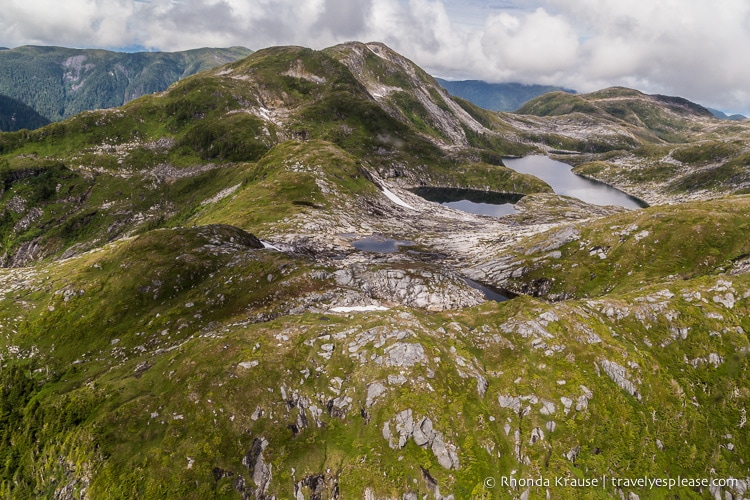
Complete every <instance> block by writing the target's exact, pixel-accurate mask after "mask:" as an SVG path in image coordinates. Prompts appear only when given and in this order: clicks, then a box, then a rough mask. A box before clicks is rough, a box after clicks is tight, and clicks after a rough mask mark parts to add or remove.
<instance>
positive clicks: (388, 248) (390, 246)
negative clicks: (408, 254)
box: [351, 234, 414, 253]
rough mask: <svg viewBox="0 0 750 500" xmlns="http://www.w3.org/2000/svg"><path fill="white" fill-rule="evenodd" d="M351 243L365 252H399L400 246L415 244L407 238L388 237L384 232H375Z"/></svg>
mask: <svg viewBox="0 0 750 500" xmlns="http://www.w3.org/2000/svg"><path fill="white" fill-rule="evenodd" d="M351 245H352V246H353V247H354V248H356V249H357V250H362V251H363V252H377V253H394V252H398V249H399V247H402V246H411V245H414V242H413V241H407V240H394V239H391V238H386V237H385V236H383V235H382V234H373V235H371V236H365V237H364V238H360V239H358V240H355V241H352V242H351Z"/></svg>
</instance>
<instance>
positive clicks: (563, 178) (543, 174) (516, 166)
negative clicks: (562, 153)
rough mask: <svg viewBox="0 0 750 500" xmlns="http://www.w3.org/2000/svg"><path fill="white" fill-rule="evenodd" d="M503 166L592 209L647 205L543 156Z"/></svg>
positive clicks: (516, 159) (523, 159) (507, 162)
mask: <svg viewBox="0 0 750 500" xmlns="http://www.w3.org/2000/svg"><path fill="white" fill-rule="evenodd" d="M503 163H504V164H505V165H506V166H507V167H509V168H512V169H513V170H515V171H516V172H521V173H522V174H531V175H534V176H536V177H539V178H540V179H542V180H543V181H544V182H546V183H547V184H549V185H550V186H552V189H554V190H555V193H557V194H561V195H565V196H572V197H573V198H578V199H579V200H581V201H585V202H586V203H592V204H594V205H619V206H621V207H625V208H631V209H635V208H644V207H647V206H648V204H646V203H645V202H643V201H642V200H639V199H638V198H635V197H633V196H630V195H628V194H625V193H623V192H622V191H620V190H619V189H615V188H613V187H611V186H607V185H606V184H602V183H601V182H596V181H592V180H590V179H586V178H583V177H581V176H579V175H576V174H574V173H573V172H571V169H572V167H571V166H570V165H568V164H567V163H563V162H561V161H556V160H553V159H551V158H548V157H546V156H526V157H523V158H505V159H503Z"/></svg>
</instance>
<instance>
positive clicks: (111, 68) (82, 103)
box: [0, 46, 251, 121]
mask: <svg viewBox="0 0 750 500" xmlns="http://www.w3.org/2000/svg"><path fill="white" fill-rule="evenodd" d="M250 52H251V51H250V50H248V49H245V48H242V47H232V48H229V49H208V48H204V49H195V50H188V51H184V52H171V53H170V52H139V53H119V52H110V51H106V50H94V49H68V48H62V47H38V46H24V47H17V48H14V49H10V50H3V51H0V94H4V95H6V96H8V97H10V98H13V99H16V100H18V101H20V102H22V103H24V104H26V105H27V106H30V107H31V108H33V109H34V110H36V111H37V112H38V113H39V114H41V115H42V116H44V117H45V118H46V119H47V120H49V121H58V120H61V119H64V118H68V117H70V116H73V115H75V114H78V113H80V112H82V111H86V110H90V109H102V108H112V107H116V106H121V105H122V104H124V103H126V102H128V101H131V100H133V99H135V98H136V97H140V96H142V95H144V94H150V93H153V92H161V91H163V90H165V89H166V88H167V87H168V86H169V85H171V84H172V83H174V82H175V81H177V80H178V79H180V78H184V77H186V76H189V75H192V74H194V73H197V72H200V71H203V70H206V69H209V68H213V67H215V66H219V65H221V64H225V63H227V62H230V61H234V60H237V59H239V58H242V57H245V56H247V55H248V54H250Z"/></svg>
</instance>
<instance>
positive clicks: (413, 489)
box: [0, 43, 750, 499]
mask: <svg viewBox="0 0 750 500" xmlns="http://www.w3.org/2000/svg"><path fill="white" fill-rule="evenodd" d="M26 50H32V49H26ZM34 50H35V51H40V49H33V50H32V51H34ZM82 67H83V66H82ZM378 79H380V80H378ZM383 86H386V87H393V88H388V89H384V88H383ZM396 87H397V88H396ZM375 94H377V96H376V95H375ZM49 95H50V96H52V95H53V93H51V94H49ZM648 99H650V98H649V97H648V96H643V95H642V94H640V93H638V92H635V91H627V90H625V89H609V90H607V91H602V92H600V93H597V94H595V95H589V96H574V95H568V94H552V95H548V96H545V97H542V98H539V100H537V101H532V102H531V103H529V107H530V108H529V109H531V108H534V109H543V111H544V113H547V114H549V115H550V116H551V117H548V118H540V117H532V116H521V115H513V116H510V115H502V114H494V113H491V112H489V111H486V110H481V109H479V108H477V107H476V106H473V105H472V104H470V103H468V102H466V101H459V102H458V106H457V105H456V104H454V103H451V102H450V100H448V97H447V96H445V94H444V93H443V92H442V91H441V90H440V89H439V88H438V87H436V84H435V83H434V80H432V79H431V78H430V77H429V76H428V75H426V74H425V73H424V72H423V71H421V70H419V69H418V68H416V67H414V66H413V65H412V64H411V63H410V62H409V61H408V60H406V59H404V58H403V57H401V56H399V55H398V54H395V53H393V52H392V51H390V50H389V49H388V48H387V47H384V46H382V45H379V44H369V45H364V44H356V43H353V44H346V45H342V46H337V47H333V48H331V49H327V50H325V51H313V50H310V49H304V48H299V47H279V48H272V49H267V50H262V51H258V52H256V53H253V54H252V55H251V56H249V57H247V58H245V59H243V60H241V61H236V62H233V63H231V64H228V65H225V66H223V67H221V68H217V69H214V70H211V71H209V72H205V73H201V74H198V75H194V76H192V77H188V78H185V79H184V80H182V81H180V82H177V83H176V84H174V85H173V86H171V87H170V89H169V90H167V91H166V92H165V93H163V94H160V95H147V96H144V97H141V98H139V99H136V100H134V101H132V102H129V103H128V104H126V105H124V106H122V107H120V108H118V109H115V110H108V111H90V112H86V113H82V114H80V115H77V116H74V117H72V118H69V119H66V120H64V121H62V122H59V123H53V124H51V125H48V126H46V127H43V128H41V129H38V130H32V131H29V130H21V131H16V132H8V133H2V134H0V238H1V241H2V249H1V250H0V258H1V259H2V260H1V262H2V265H3V268H1V269H0V498H9V499H10V498H33V497H52V498H54V497H57V498H77V497H84V496H88V497H90V498H112V499H118V498H128V499H130V498H195V499H206V498H227V499H228V498H270V497H276V498H295V497H299V496H300V495H301V496H303V497H305V498H321V499H322V498H334V497H336V496H338V497H339V498H357V497H363V496H365V495H370V496H372V497H377V498H384V497H390V498H401V497H404V495H408V494H413V495H416V496H417V498H423V497H427V498H433V497H437V496H438V493H437V490H438V489H439V490H440V495H443V496H446V495H453V496H454V497H455V498H483V499H490V498H511V497H513V498H515V497H521V496H522V495H524V492H525V490H526V488H508V487H505V486H502V485H501V484H500V482H499V479H500V477H501V476H508V475H510V474H511V471H515V474H514V476H515V477H516V478H540V477H541V478H547V479H549V480H551V481H553V482H554V479H555V478H557V477H560V478H568V479H571V478H577V479H586V478H589V479H590V478H594V477H603V476H607V477H608V478H637V477H644V476H649V477H653V478H673V477H676V476H682V477H701V478H703V477H705V478H710V477H716V478H728V477H735V478H745V477H747V476H748V464H749V463H750V454H749V453H748V450H749V449H750V435H749V434H748V433H747V432H746V427H747V406H748V403H750V400H749V399H750V382H749V381H750V377H748V370H749V369H750V361H749V360H748V353H750V340H749V339H748V333H747V332H749V331H750V302H749V300H750V274H749V273H748V269H749V268H750V258H749V257H748V256H750V243H748V239H747V234H748V230H750V226H749V224H750V222H749V221H750V196H738V195H733V196H724V197H722V198H717V199H708V195H706V193H707V192H708V191H707V190H708V189H711V190H713V191H710V192H708V193H709V194H711V195H719V194H725V193H728V192H731V191H735V190H737V191H740V190H742V189H746V188H747V186H748V179H747V176H746V172H747V170H748V169H747V167H748V153H747V151H745V147H744V142H743V141H742V140H741V137H742V134H744V133H745V132H744V130H745V129H744V128H743V126H742V125H741V124H737V125H735V126H736V127H738V129H737V130H735V131H733V132H732V134H736V135H735V136H734V138H729V137H728V136H727V135H725V134H727V132H726V130H725V129H723V128H721V127H718V126H717V127H714V124H713V123H712V122H709V124H708V125H705V123H704V122H702V121H701V120H703V119H704V118H703V117H702V115H699V114H698V115H696V114H695V113H694V112H695V110H693V111H690V110H691V109H692V108H691V107H690V106H689V105H687V104H685V103H683V102H681V101H679V100H665V99H664V98H654V100H652V101H650V100H648ZM608 101H611V102H608ZM647 102H650V103H651V104H649V105H647V104H646V103H647ZM651 105H653V109H651V108H650V107H649V106H651ZM686 109H687V111H685V110H686ZM454 110H455V111H454ZM565 110H568V111H565ZM464 112H465V113H464ZM466 113H468V115H467V114H466ZM584 113H585V114H584ZM691 113H693V114H691ZM662 117H664V120H662ZM472 119H473V120H476V122H474V121H472ZM477 123H478V124H481V126H480V125H478V124H477ZM568 126H569V127H572V128H570V129H566V127H568ZM482 127H484V128H482ZM570 130H573V131H574V133H571V132H570ZM586 130H589V131H593V132H591V134H592V135H591V137H589V136H587V135H585V134H584V133H583V132H582V131H586ZM602 130H604V132H602ZM623 131H625V132H623ZM673 140H674V141H677V142H674V143H672V142H671V141H673ZM550 149H553V150H557V149H564V150H568V151H580V152H583V154H580V155H569V157H570V158H571V159H572V160H571V162H572V163H575V164H577V167H576V171H577V172H579V173H581V174H583V175H587V176H591V177H596V178H605V179H609V180H614V181H612V182H613V183H614V182H615V181H616V182H621V183H629V185H631V186H636V187H639V188H643V187H644V186H645V187H646V188H649V189H653V186H655V185H656V186H663V185H669V186H670V189H674V192H675V193H676V194H674V196H675V198H667V199H668V200H669V201H674V200H678V199H679V198H677V196H682V195H685V196H693V197H702V198H703V200H702V201H692V202H689V203H679V204H670V205H667V204H665V205H658V206H652V207H650V208H647V209H644V210H638V211H624V209H622V210H618V209H613V208H612V207H594V206H591V205H587V204H585V203H583V202H580V201H578V200H574V199H571V198H566V197H560V196H557V195H554V194H553V193H551V189H550V187H549V186H547V185H546V184H545V183H543V182H542V181H540V180H538V179H536V178H534V177H531V176H527V175H521V174H518V173H516V172H514V171H512V170H510V169H508V168H506V167H504V166H503V165H502V157H503V156H504V155H508V154H518V155H521V154H526V153H528V152H530V151H537V150H550ZM623 159H626V160H627V161H624V160H623ZM420 185H424V186H444V187H455V188H466V189H478V190H481V191H484V192H487V191H490V192H508V193H517V194H528V196H525V197H524V198H522V199H521V200H520V201H519V202H518V203H517V206H518V207H519V209H520V211H521V213H519V214H517V215H514V216H511V217H508V218H505V219H503V220H493V219H490V218H488V217H473V216H469V215H467V214H455V213H454V212H450V211H448V210H439V209H437V208H434V207H431V206H428V205H426V204H420V203H418V202H419V200H417V199H416V198H415V197H414V196H413V195H411V194H410V193H407V192H406V191H405V190H403V188H408V187H415V186H420ZM384 187H390V188H392V189H393V190H394V191H397V192H398V193H399V194H400V195H402V196H403V197H404V199H405V202H404V203H398V202H396V201H394V200H393V199H392V198H391V199H388V197H386V195H385V194H384V193H383V192H382V190H383V188H384ZM644 189H645V188H644ZM660 193H661V194H664V193H666V191H661V192H660ZM386 194H390V193H386ZM636 194H640V193H636ZM667 194H668V193H667ZM664 196H666V194H664ZM409 203H413V205H414V206H411V207H410V206H408V205H409ZM405 205H407V206H405ZM451 214H452V215H451ZM371 234H373V235H377V234H382V236H383V237H384V238H394V239H399V240H407V239H408V240H413V242H414V245H411V246H407V247H404V248H402V249H401V251H399V252H396V253H394V254H380V253H372V252H365V251H359V250H355V249H354V248H353V247H352V246H351V245H350V242H351V241H352V238H359V237H362V236H363V235H371ZM258 238H263V239H264V240H266V241H269V242H271V243H273V244H274V245H276V246H277V247H279V248H281V249H282V250H283V251H277V250H274V249H270V248H268V249H267V248H263V247H264V246H265V245H264V243H263V242H262V241H260V240H259V239H258ZM464 275H468V276H477V277H482V278H481V279H483V280H485V282H486V284H488V285H492V286H498V287H505V288H508V289H510V290H514V291H517V292H521V293H522V294H523V295H521V296H519V297H517V298H514V299H513V300H509V301H505V302H483V303H479V301H480V300H481V299H480V298H479V296H478V295H477V298H476V300H474V299H473V298H472V297H474V295H472V294H477V293H478V292H476V291H475V290H472V289H471V288H470V287H469V286H468V285H467V284H466V283H465V282H464V281H463V278H462V277H463V276H464ZM476 279H480V278H476ZM413 296H418V297H422V298H424V297H426V299H425V301H424V303H420V302H417V301H416V300H414V301H412V302H409V300H411V298H412V297H413ZM464 300H465V301H466V302H462V301H464ZM377 304H381V305H385V306H387V307H389V308H390V309H386V310H378V311H374V312H357V311H353V312H336V310H335V309H334V307H336V306H360V305H377ZM413 304H417V305H413ZM423 304H424V305H423ZM456 304H478V305H473V306H466V307H459V306H457V305H456ZM451 308H452V309H451ZM487 477H495V478H496V479H498V484H497V485H495V487H493V488H490V487H488V483H486V482H485V478H487ZM490 486H491V484H490ZM368 491H369V493H367V492H368ZM740 491H741V485H740V486H738V487H735V488H722V491H721V492H720V493H721V494H722V495H724V494H725V493H727V494H735V495H739V494H740V493H739V492H740ZM630 493H634V494H637V495H640V497H641V498H665V499H666V498H673V497H674V496H679V497H680V498H705V497H707V496H708V495H710V494H713V493H712V492H711V491H710V490H709V489H708V488H703V487H694V488H693V487H680V488H676V489H672V490H667V489H663V488H662V489H654V490H650V489H647V488H640V487H635V486H634V487H628V488H622V491H619V490H616V489H615V488H602V489H591V488H578V489H572V488H560V487H558V486H554V484H553V485H552V486H550V487H549V488H546V487H536V486H533V487H530V488H529V496H530V497H531V498H535V497H540V498H545V497H546V496H548V495H549V496H550V498H558V497H559V498H581V499H604V498H620V497H621V496H623V495H624V496H627V495H629V494H630ZM404 498H409V496H405V497H404Z"/></svg>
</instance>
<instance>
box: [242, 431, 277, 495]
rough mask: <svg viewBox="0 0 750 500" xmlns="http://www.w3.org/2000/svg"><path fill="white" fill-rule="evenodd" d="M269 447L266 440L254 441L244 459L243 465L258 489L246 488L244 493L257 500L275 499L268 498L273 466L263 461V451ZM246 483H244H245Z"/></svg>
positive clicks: (258, 439)
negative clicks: (267, 492)
mask: <svg viewBox="0 0 750 500" xmlns="http://www.w3.org/2000/svg"><path fill="white" fill-rule="evenodd" d="M267 447H268V441H267V440H266V438H263V437H260V438H255V439H253V444H252V446H251V447H250V449H249V450H248V452H247V453H246V454H245V457H244V458H243V459H242V465H244V466H245V467H247V470H248V472H249V473H250V475H251V477H252V478H253V482H254V483H255V486H256V488H255V489H252V488H249V487H247V486H244V484H243V486H244V492H245V493H249V494H250V495H252V497H253V498H255V500H271V499H272V498H275V497H270V498H269V497H266V491H267V490H268V485H269V484H270V482H271V477H272V475H271V468H272V466H271V464H267V463H266V462H265V460H264V459H263V451H264V450H265V449H266V448H267ZM243 483H244V481H243Z"/></svg>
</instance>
